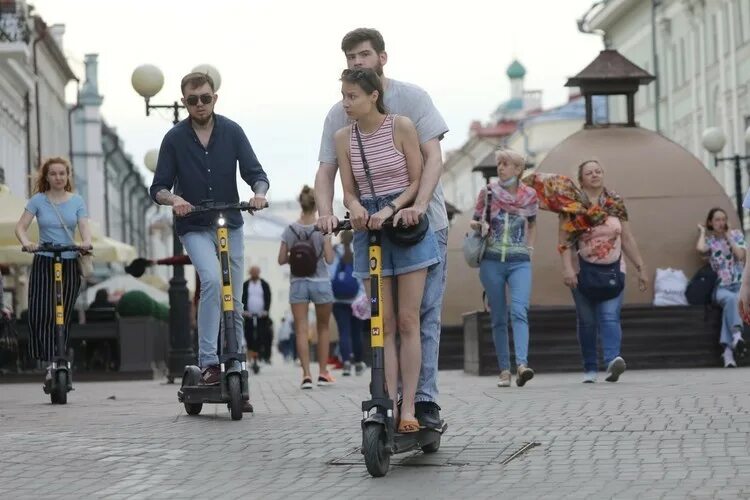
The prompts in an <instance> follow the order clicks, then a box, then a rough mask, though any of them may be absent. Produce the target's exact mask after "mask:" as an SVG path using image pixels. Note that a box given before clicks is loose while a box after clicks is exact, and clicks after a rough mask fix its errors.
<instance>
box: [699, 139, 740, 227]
mask: <svg viewBox="0 0 750 500" xmlns="http://www.w3.org/2000/svg"><path fill="white" fill-rule="evenodd" d="M748 139H750V128H748V129H747V130H745V141H747V140H748ZM701 142H702V144H703V147H704V148H706V150H707V151H709V152H710V153H712V154H713V155H714V167H718V166H719V163H723V162H725V161H731V162H733V163H734V197H735V198H736V201H737V217H739V219H740V228H742V230H743V231H744V229H745V211H744V209H743V208H742V200H743V196H742V166H741V163H740V162H742V161H744V162H746V163H747V161H748V160H750V156H740V155H738V154H734V155H732V156H727V157H724V158H720V157H719V156H716V155H718V153H720V152H721V151H722V150H723V149H724V146H725V145H726V143H727V138H726V136H725V135H724V132H722V130H721V129H720V128H719V127H710V128H707V129H706V130H704V131H703V138H702V141H701Z"/></svg>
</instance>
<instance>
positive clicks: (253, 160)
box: [234, 126, 270, 190]
mask: <svg viewBox="0 0 750 500" xmlns="http://www.w3.org/2000/svg"><path fill="white" fill-rule="evenodd" d="M234 134H235V144H237V160H238V162H239V164H240V177H242V180H244V181H245V182H246V183H247V184H248V185H249V186H250V187H252V188H253V190H255V186H256V185H257V183H258V182H265V183H266V190H267V189H268V187H269V186H270V183H269V182H268V176H266V173H265V171H264V170H263V167H262V166H261V164H260V162H259V161H258V157H257V156H255V151H253V147H252V146H251V145H250V141H249V140H248V139H247V135H245V132H244V131H243V130H242V128H240V127H239V126H235V127H234Z"/></svg>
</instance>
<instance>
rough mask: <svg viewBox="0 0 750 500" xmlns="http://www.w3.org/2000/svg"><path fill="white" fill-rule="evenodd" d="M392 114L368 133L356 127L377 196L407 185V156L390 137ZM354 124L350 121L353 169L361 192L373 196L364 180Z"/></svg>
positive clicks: (393, 117) (365, 176)
mask: <svg viewBox="0 0 750 500" xmlns="http://www.w3.org/2000/svg"><path fill="white" fill-rule="evenodd" d="M395 118H396V115H386V117H385V120H383V123H382V124H381V125H380V127H378V129H377V130H376V131H375V132H373V133H371V134H365V133H363V132H362V130H360V131H359V133H360V136H361V137H362V146H363V147H364V149H365V157H366V158H367V164H368V165H369V166H370V175H371V176H372V183H373V185H374V186H375V194H377V196H384V195H388V194H393V193H398V192H401V191H403V190H404V189H406V188H407V187H408V186H409V171H408V170H407V168H406V156H404V154H403V153H402V152H401V151H399V150H398V149H396V144H395V143H394V141H393V137H394V124H395ZM354 127H355V126H354V125H352V130H351V134H350V137H349V156H350V158H351V164H352V173H353V174H354V180H355V181H356V183H357V188H358V189H359V194H360V196H361V197H362V198H372V197H373V195H374V194H373V193H372V191H371V189H370V183H369V182H368V181H367V175H366V174H365V168H364V166H363V164H362V155H361V154H360V151H359V144H358V143H357V134H356V133H355V132H354Z"/></svg>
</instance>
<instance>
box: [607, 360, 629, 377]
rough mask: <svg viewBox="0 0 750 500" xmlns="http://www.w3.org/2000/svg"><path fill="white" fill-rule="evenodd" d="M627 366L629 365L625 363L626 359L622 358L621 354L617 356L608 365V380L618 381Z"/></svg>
mask: <svg viewBox="0 0 750 500" xmlns="http://www.w3.org/2000/svg"><path fill="white" fill-rule="evenodd" d="M625 368H627V365H626V364H625V360H624V359H622V358H621V357H620V356H617V357H616V358H615V359H613V360H612V361H610V362H609V366H607V378H605V379H604V380H606V381H607V382H617V381H618V380H619V378H620V375H622V374H623V372H624V371H625Z"/></svg>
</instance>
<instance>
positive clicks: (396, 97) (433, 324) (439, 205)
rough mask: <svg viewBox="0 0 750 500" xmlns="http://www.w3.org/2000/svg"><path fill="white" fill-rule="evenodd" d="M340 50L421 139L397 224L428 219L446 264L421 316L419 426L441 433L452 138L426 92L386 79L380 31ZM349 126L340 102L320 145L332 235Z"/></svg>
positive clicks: (323, 222)
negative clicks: (411, 188) (409, 199)
mask: <svg viewBox="0 0 750 500" xmlns="http://www.w3.org/2000/svg"><path fill="white" fill-rule="evenodd" d="M341 49H342V50H343V51H344V54H345V55H346V61H347V66H348V67H349V69H356V68H369V69H373V70H375V72H377V73H378V75H380V78H381V80H382V82H383V90H384V96H383V98H384V101H385V107H386V110H387V111H388V112H389V113H393V114H399V115H403V116H406V117H408V118H409V119H411V121H412V122H414V125H415V127H416V129H417V133H418V134H419V142H420V149H421V150H422V156H423V158H424V170H423V172H422V178H421V180H420V185H419V192H418V193H417V198H416V199H415V201H414V203H413V205H412V206H411V207H408V208H403V209H401V210H400V211H399V212H398V213H397V214H396V216H395V217H394V221H395V222H398V220H399V219H401V220H402V221H403V222H404V223H405V224H407V225H413V224H416V223H417V222H418V220H419V218H420V217H423V216H427V218H428V220H429V221H430V228H431V229H432V230H433V231H435V236H436V237H437V241H438V245H439V248H440V257H441V262H440V263H439V264H437V265H436V266H434V267H433V268H432V269H430V270H429V272H428V273H427V280H426V282H425V290H424V295H423V298H422V307H421V310H420V316H421V318H420V320H421V325H420V327H421V336H420V337H421V341H422V369H421V372H420V375H419V385H418V386H417V394H416V417H417V418H418V419H419V421H420V423H422V424H423V425H426V426H429V427H439V426H440V411H439V410H440V407H439V406H438V405H437V402H436V399H437V395H438V388H437V372H438V367H437V364H438V349H439V342H440V312H441V309H442V305H443V290H444V289H445V273H446V262H445V261H446V256H447V240H448V215H447V213H446V211H445V197H444V195H443V188H442V186H441V184H440V174H441V172H442V169H443V159H442V152H441V150H440V140H441V139H442V138H443V136H444V135H445V133H446V132H448V126H447V125H446V124H445V121H444V120H443V117H442V116H440V113H439V112H438V110H437V109H436V108H435V106H434V104H433V103H432V100H431V99H430V96H429V95H428V94H427V92H425V91H424V90H423V89H421V88H420V87H418V86H416V85H412V84H410V83H405V82H400V81H397V80H392V79H390V78H386V77H385V75H384V74H383V66H384V65H385V64H386V62H387V61H388V54H386V52H385V42H384V41H383V37H382V35H381V34H380V33H379V32H378V31H377V30H374V29H369V28H359V29H356V30H354V31H351V32H349V33H347V34H346V36H344V39H343V40H342V42H341ZM349 123H350V122H349V120H348V118H347V116H346V113H345V112H344V109H343V106H342V104H341V101H339V102H337V103H336V104H334V106H333V107H332V108H331V110H330V111H329V112H328V116H326V120H325V124H324V126H323V137H322V139H321V141H320V154H319V157H318V160H319V161H320V166H319V168H318V173H317V175H316V176H315V201H316V204H317V206H318V214H319V217H318V222H317V224H316V225H317V226H318V227H319V228H320V229H321V230H322V231H324V232H328V233H330V232H332V231H333V228H334V227H335V226H336V225H337V224H338V219H337V217H336V216H335V215H333V211H332V203H333V191H334V182H335V180H336V171H337V170H338V166H337V162H336V147H335V143H334V139H333V136H334V134H335V133H336V131H338V130H339V129H341V128H343V127H345V126H347V125H348V124H349Z"/></svg>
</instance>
